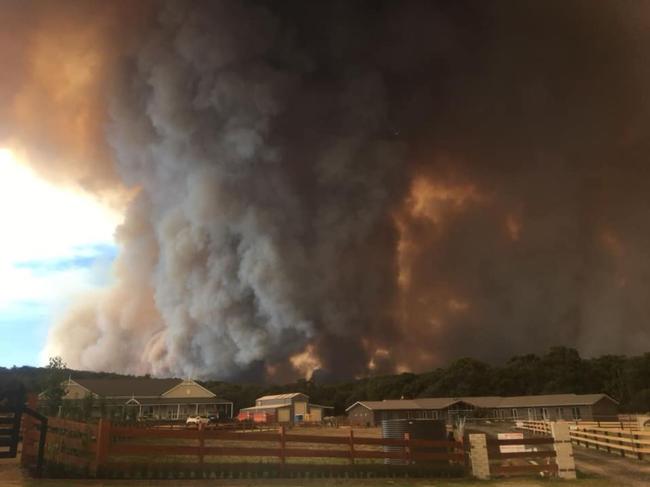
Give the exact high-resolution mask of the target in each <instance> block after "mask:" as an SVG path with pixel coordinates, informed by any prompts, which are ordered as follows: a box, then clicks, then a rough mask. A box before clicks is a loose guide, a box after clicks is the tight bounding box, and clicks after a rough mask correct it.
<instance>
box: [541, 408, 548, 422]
mask: <svg viewBox="0 0 650 487" xmlns="http://www.w3.org/2000/svg"><path fill="white" fill-rule="evenodd" d="M542 419H544V420H547V419H548V409H546V408H542Z"/></svg>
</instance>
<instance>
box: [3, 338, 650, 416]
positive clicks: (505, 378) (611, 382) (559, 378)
mask: <svg viewBox="0 0 650 487" xmlns="http://www.w3.org/2000/svg"><path fill="white" fill-rule="evenodd" d="M55 372H56V374H57V377H60V376H61V375H60V374H61V372H60V371H52V369H48V368H35V367H14V368H11V369H5V368H0V401H2V400H4V401H5V402H8V401H16V400H17V399H16V398H19V397H21V396H22V395H23V394H24V393H26V392H40V391H42V390H44V389H45V388H46V387H52V374H53V373H55ZM68 375H71V376H72V377H73V378H75V377H76V378H89V377H94V378H100V377H120V376H119V375H118V374H110V373H95V372H85V371H83V372H82V371H66V372H65V377H66V378H67V376H68ZM202 384H203V385H204V386H206V387H207V388H208V389H210V390H212V391H214V392H215V393H216V394H217V395H218V396H220V397H224V398H227V399H229V400H231V401H233V402H234V406H235V411H237V410H238V409H239V408H241V407H246V406H250V405H252V404H254V402H255V398H257V397H259V396H262V395H265V394H278V393H283V392H303V393H305V394H307V395H309V396H310V400H311V402H313V403H316V404H322V405H326V406H333V407H334V414H337V415H338V414H343V413H344V411H345V408H346V407H347V406H349V405H351V404H353V403H354V402H356V401H362V400H382V399H399V398H415V397H441V396H445V397H458V396H491V395H501V396H510V395H524V394H555V393H571V392H573V393H577V394H586V393H600V392H604V393H606V394H609V395H610V396H611V397H613V398H615V399H616V400H618V401H619V402H620V403H621V410H622V411H623V412H648V411H650V353H646V354H644V355H640V356H635V357H625V356H619V355H604V356H601V357H597V358H590V359H583V358H581V357H580V355H579V354H578V352H577V351H576V350H574V349H570V348H564V347H556V348H552V349H550V350H549V351H548V353H546V354H544V355H534V354H528V355H520V356H515V357H512V358H511V359H510V360H508V361H507V362H506V363H505V364H502V365H498V366H495V365H490V364H487V363H485V362H481V361H478V360H475V359H471V358H462V359H459V360H456V361H455V362H452V363H451V364H449V366H447V367H444V368H438V369H436V370H433V371H431V372H425V373H422V374H411V373H404V374H399V375H387V376H376V377H367V378H364V379H358V380H354V381H349V382H344V383H338V384H320V383H317V382H315V381H312V380H299V381H297V382H295V383H291V384H285V385H260V384H234V383H229V382H220V381H203V382H202ZM3 398H4V399H3ZM18 400H19V399H18Z"/></svg>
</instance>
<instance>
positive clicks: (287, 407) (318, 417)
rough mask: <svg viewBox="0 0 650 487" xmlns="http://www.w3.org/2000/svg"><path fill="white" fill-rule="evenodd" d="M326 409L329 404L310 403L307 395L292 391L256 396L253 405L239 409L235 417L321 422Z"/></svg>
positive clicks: (262, 421)
mask: <svg viewBox="0 0 650 487" xmlns="http://www.w3.org/2000/svg"><path fill="white" fill-rule="evenodd" d="M326 409H331V406H320V405H318V404H311V403H310V402H309V396H307V395H305V394H302V393H300V392H293V393H288V394H277V395H274V396H262V397H258V398H257V399H256V400H255V406H251V407H248V408H243V409H240V410H239V415H238V416H237V419H239V420H240V421H255V422H256V423H301V422H303V421H305V422H321V421H322V420H323V416H324V414H323V412H324V411H325V410H326Z"/></svg>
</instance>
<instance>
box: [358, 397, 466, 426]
mask: <svg viewBox="0 0 650 487" xmlns="http://www.w3.org/2000/svg"><path fill="white" fill-rule="evenodd" d="M473 410H474V406H473V405H471V404H469V403H466V402H464V401H462V400H460V399H458V398H455V399H454V398H450V397H432V398H421V399H384V400H383V401H358V402H356V403H354V404H353V405H352V406H350V407H349V408H347V409H346V410H345V412H346V413H347V415H348V421H349V422H350V425H353V426H377V425H380V424H381V422H382V421H383V420H384V419H444V420H448V421H451V420H452V419H453V418H454V417H456V416H471V414H472V412H473Z"/></svg>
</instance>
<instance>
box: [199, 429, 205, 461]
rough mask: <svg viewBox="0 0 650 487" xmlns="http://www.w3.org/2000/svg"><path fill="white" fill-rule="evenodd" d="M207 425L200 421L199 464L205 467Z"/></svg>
mask: <svg viewBox="0 0 650 487" xmlns="http://www.w3.org/2000/svg"><path fill="white" fill-rule="evenodd" d="M204 429H205V425H204V424H203V423H201V422H200V421H199V431H198V434H199V466H200V467H201V469H203V447H204V446H205V435H204Z"/></svg>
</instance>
